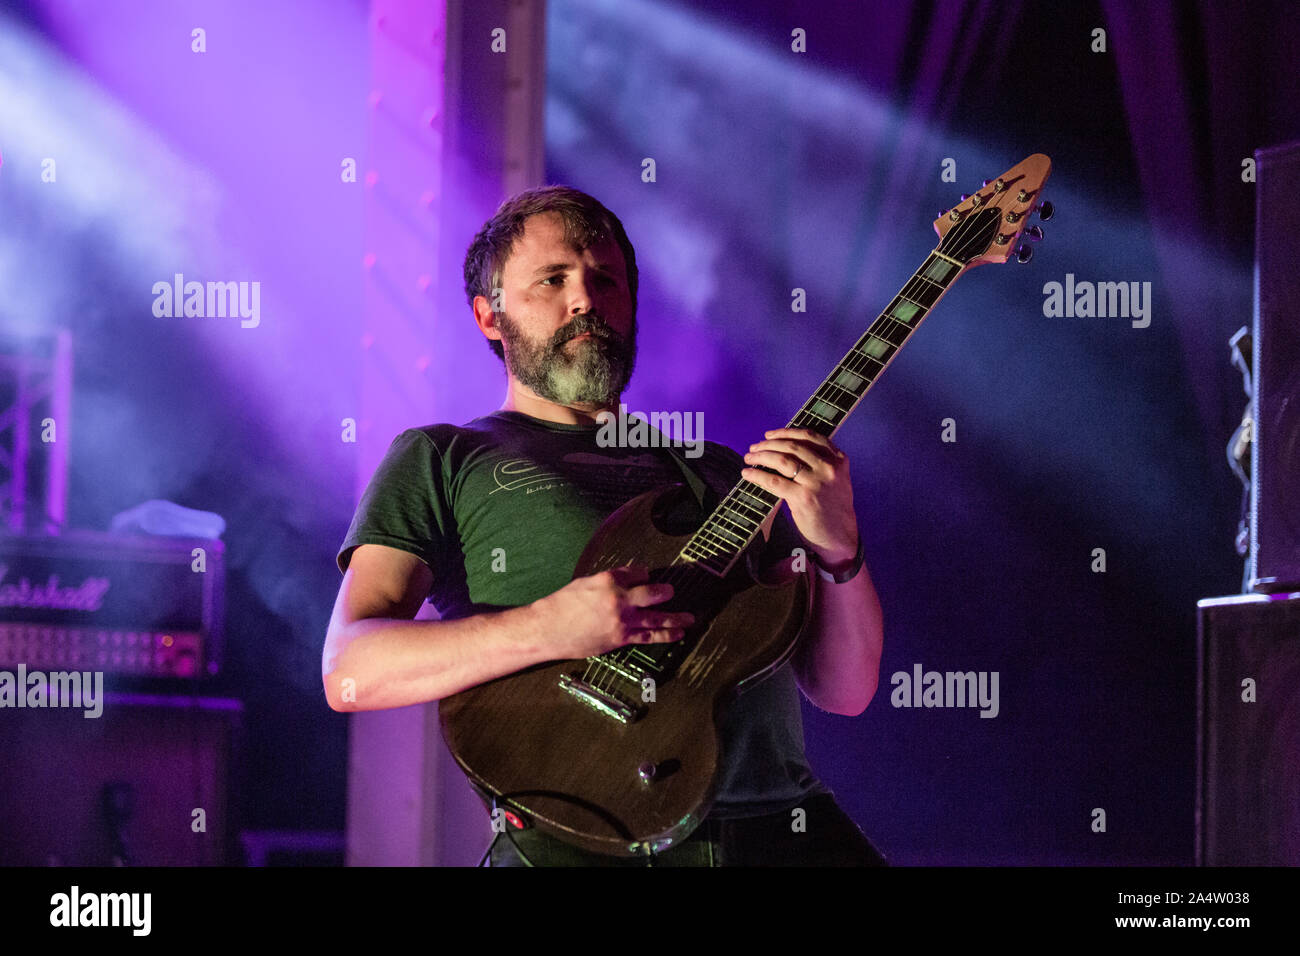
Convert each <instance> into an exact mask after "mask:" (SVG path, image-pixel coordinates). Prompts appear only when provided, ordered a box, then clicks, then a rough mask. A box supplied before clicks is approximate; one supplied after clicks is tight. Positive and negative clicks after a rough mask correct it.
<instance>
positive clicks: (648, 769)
mask: <svg viewBox="0 0 1300 956" xmlns="http://www.w3.org/2000/svg"><path fill="white" fill-rule="evenodd" d="M657 770H658V768H657V767H656V766H655V765H654V764H653V763H651V762H650V761H649V760H647V761H646V762H645V763H643V764H641V766H639V767H637V768H636V773H637V776H638V777H640V778H641V782H642V783H652V782H653V781H654V778H655V772H656V771H657Z"/></svg>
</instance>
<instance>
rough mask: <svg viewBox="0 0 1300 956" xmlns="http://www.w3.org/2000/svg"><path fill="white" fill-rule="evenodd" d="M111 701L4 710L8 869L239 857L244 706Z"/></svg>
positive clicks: (3, 853)
mask: <svg viewBox="0 0 1300 956" xmlns="http://www.w3.org/2000/svg"><path fill="white" fill-rule="evenodd" d="M104 698H105V699H104V701H103V705H102V712H101V713H100V715H99V716H98V717H87V716H85V713H86V710H85V708H84V707H66V706H65V707H57V708H50V707H41V708H32V707H24V708H15V707H5V708H4V709H3V710H0V768H3V770H0V774H2V777H0V866H110V865H114V857H115V856H121V857H122V858H123V859H124V861H125V865H128V866H223V865H224V866H230V865H238V864H239V863H240V862H241V860H240V859H239V851H238V843H237V834H238V825H237V823H236V819H235V818H236V802H235V800H234V799H233V794H234V792H235V790H234V788H233V787H232V786H231V780H232V778H233V777H234V772H233V767H234V765H235V760H236V757H237V754H238V750H239V748H238V746H237V744H238V739H239V735H240V724H241V720H240V717H241V709H242V708H241V705H240V703H239V702H238V701H234V700H226V699H222V698H208V697H189V696H162V695H148V694H122V693H116V694H115V693H108V692H106V693H105V694H104ZM196 810H201V811H203V812H202V814H201V815H197V814H195V811H196ZM196 821H200V822H201V825H202V829H201V830H200V828H199V822H196ZM123 851H124V853H123Z"/></svg>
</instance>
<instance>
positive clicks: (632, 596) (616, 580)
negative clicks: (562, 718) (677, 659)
mask: <svg viewBox="0 0 1300 956" xmlns="http://www.w3.org/2000/svg"><path fill="white" fill-rule="evenodd" d="M649 580H650V571H649V569H648V568H645V567H640V566H636V565H627V566H624V567H621V568H613V569H612V570H609V571H601V572H599V573H598V574H591V575H586V576H584V577H580V578H574V579H573V580H572V581H570V582H569V583H568V584H566V585H565V586H564V587H562V588H560V589H559V590H558V591H556V592H555V593H553V594H550V595H547V596H546V597H544V598H541V599H540V600H538V601H537V602H535V607H536V608H537V611H538V612H539V615H540V616H541V619H542V621H543V626H544V627H545V628H546V630H547V631H548V632H550V633H552V634H554V635H555V640H556V645H555V650H556V654H555V659H557V660H559V659H569V658H580V657H595V656H597V655H599V654H604V653H606V652H608V651H612V650H614V649H616V648H619V647H624V646H626V645H628V644H666V643H670V642H672V641H680V640H681V639H682V638H683V637H684V636H685V634H686V628H688V627H690V626H691V625H692V624H694V623H695V615H693V614H691V613H690V612H689V611H656V610H651V609H650V606H651V605H654V604H660V603H662V602H664V601H667V600H668V599H670V598H671V597H672V596H673V586H672V585H671V584H668V583H666V582H665V583H658V584H650V583H648V582H649Z"/></svg>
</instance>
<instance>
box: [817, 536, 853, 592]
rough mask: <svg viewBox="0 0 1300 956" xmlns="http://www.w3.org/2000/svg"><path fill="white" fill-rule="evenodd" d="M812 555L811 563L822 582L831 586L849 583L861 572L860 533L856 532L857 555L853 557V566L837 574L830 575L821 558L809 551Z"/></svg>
mask: <svg viewBox="0 0 1300 956" xmlns="http://www.w3.org/2000/svg"><path fill="white" fill-rule="evenodd" d="M809 554H811V555H812V559H813V563H814V564H815V565H817V576H818V577H820V578H821V579H822V580H823V581H830V582H831V583H832V584H843V583H844V582H846V581H851V580H852V579H853V578H855V577H856V576H857V573H858V572H859V571H861V570H862V532H860V531H859V532H858V553H857V554H855V555H854V556H853V564H852V565H851V566H850V567H849V568H847V569H846V570H844V571H841V572H840V573H839V574H831V572H830V569H829V568H827V567H826V565H825V564H823V563H822V559H821V557H820V556H819V555H818V554H817V552H816V551H812V550H809Z"/></svg>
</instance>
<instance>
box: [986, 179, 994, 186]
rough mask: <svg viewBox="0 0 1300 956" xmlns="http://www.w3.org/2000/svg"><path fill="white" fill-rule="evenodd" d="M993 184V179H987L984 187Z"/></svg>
mask: <svg viewBox="0 0 1300 956" xmlns="http://www.w3.org/2000/svg"><path fill="white" fill-rule="evenodd" d="M991 182H993V180H991V179H986V180H984V185H985V186H987V185H988V184H989V183H991Z"/></svg>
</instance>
